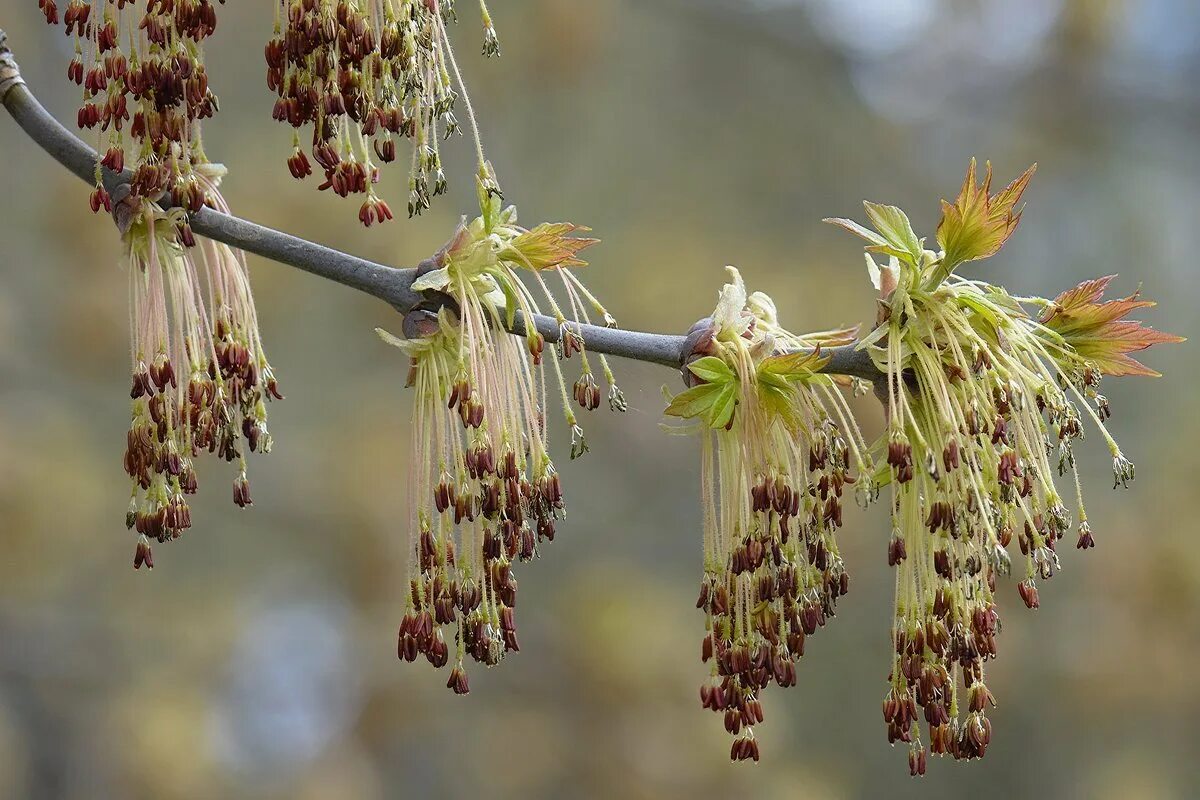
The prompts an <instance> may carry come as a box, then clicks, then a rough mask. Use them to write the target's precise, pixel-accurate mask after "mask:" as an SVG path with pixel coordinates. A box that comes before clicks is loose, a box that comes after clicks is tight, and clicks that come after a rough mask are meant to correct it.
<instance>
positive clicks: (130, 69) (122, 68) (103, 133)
mask: <svg viewBox="0 0 1200 800" xmlns="http://www.w3.org/2000/svg"><path fill="white" fill-rule="evenodd" d="M223 1H224V0H222V2H223ZM38 6H39V7H40V8H41V10H42V12H43V13H44V15H45V17H46V21H47V22H48V23H50V24H52V25H54V24H57V23H58V21H59V8H58V3H57V2H56V0H38ZM62 21H63V23H64V27H65V30H66V33H67V35H69V36H71V37H72V38H73V39H74V45H75V54H74V56H73V57H72V59H71V61H70V63H69V64H68V65H67V77H68V78H69V79H70V80H71V81H72V82H74V83H76V84H78V85H80V86H82V87H83V102H82V104H81V105H80V107H79V112H78V115H77V122H78V124H79V127H80V128H85V129H89V130H94V131H96V136H97V143H98V147H97V150H98V151H99V152H101V153H103V156H102V157H101V159H100V161H99V163H98V164H97V166H96V188H95V190H94V191H93V192H92V195H91V207H92V211H99V210H100V209H101V208H103V209H105V210H106V211H112V204H113V201H112V198H111V197H110V196H109V193H108V191H107V190H106V189H105V187H104V184H103V181H102V180H101V169H100V168H101V166H104V167H107V168H108V169H110V170H112V171H114V172H121V171H122V170H123V169H124V168H125V166H126V165H127V164H129V165H131V166H132V170H133V177H132V179H131V181H130V188H131V191H132V194H133V196H134V197H135V198H145V199H148V200H156V199H158V198H159V197H160V196H161V195H162V194H163V193H164V192H169V193H170V194H171V196H172V203H171V204H172V205H178V206H182V207H184V208H187V209H189V210H191V211H197V210H199V209H200V208H201V206H203V205H204V204H205V202H206V199H207V198H206V196H205V192H204V185H203V181H201V180H200V178H199V177H198V176H197V174H196V171H195V166H196V165H197V164H200V163H204V162H205V161H206V160H207V159H205V158H204V150H203V146H202V144H201V137H200V121H201V120H202V119H205V118H208V117H211V116H212V115H213V114H214V113H215V112H216V110H217V98H216V96H215V95H214V94H213V93H212V90H211V89H210V88H209V86H208V74H207V72H206V71H205V68H204V50H203V44H204V40H205V39H206V38H208V37H209V36H211V35H212V33H213V31H214V30H215V29H216V25H217V15H216V9H215V7H214V6H213V3H212V2H210V0H145V2H139V0H95V1H94V2H93V1H91V0H68V2H67V3H66V6H65V8H64V9H63V11H62ZM122 41H124V42H126V43H127V44H126V46H123V45H122ZM127 156H128V157H127ZM175 222H176V223H177V224H178V225H179V226H180V235H181V236H182V237H184V238H185V239H187V240H188V241H190V238H191V231H190V229H188V228H187V220H186V218H185V217H180V218H178V219H176V220H175Z"/></svg>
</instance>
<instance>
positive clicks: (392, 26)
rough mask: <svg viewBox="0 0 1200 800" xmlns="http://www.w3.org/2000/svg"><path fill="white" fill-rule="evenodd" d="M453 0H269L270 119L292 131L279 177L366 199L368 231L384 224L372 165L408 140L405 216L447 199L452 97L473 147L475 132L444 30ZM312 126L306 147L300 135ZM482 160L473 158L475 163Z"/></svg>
mask: <svg viewBox="0 0 1200 800" xmlns="http://www.w3.org/2000/svg"><path fill="white" fill-rule="evenodd" d="M479 5H480V11H481V13H482V17H483V24H484V25H483V27H484V47H483V52H484V53H485V54H486V55H497V54H499V52H500V45H499V40H498V39H497V37H496V29H495V27H494V26H493V25H492V19H491V15H490V14H489V12H488V9H487V5H486V4H485V3H484V2H483V0H480V3H479ZM454 18H455V14H454V4H453V2H452V0H278V1H277V2H276V7H275V30H274V34H273V36H272V38H271V40H270V41H269V42H268V43H267V46H266V51H265V54H266V61H267V86H268V87H269V88H270V89H271V90H272V91H273V92H275V94H276V95H277V96H278V100H277V101H276V102H275V108H274V111H273V112H272V113H273V116H274V118H275V119H276V120H279V121H281V122H285V123H287V124H288V125H291V126H292V127H293V128H296V129H297V131H296V133H294V134H293V136H292V152H291V155H290V156H289V157H288V160H287V164H288V170H289V171H290V172H291V174H292V175H293V176H294V177H296V178H298V179H303V178H305V177H307V176H308V175H311V174H312V172H313V167H312V163H311V162H310V161H309V157H308V153H311V154H312V159H313V160H314V161H316V162H317V166H318V167H319V168H320V169H321V170H322V171H323V173H324V181H323V182H322V183H321V185H320V186H319V187H318V188H320V189H332V190H333V191H334V192H335V193H336V194H338V195H340V196H342V197H347V196H349V195H351V194H360V195H366V199H365V200H364V201H363V204H362V207H361V208H360V210H359V215H358V216H359V220H360V221H361V222H362V223H363V224H364V225H367V226H370V225H371V224H372V223H374V222H383V221H385V220H390V219H391V218H392V212H391V209H390V208H389V207H388V205H387V203H386V202H385V201H383V200H382V199H380V198H379V197H378V196H377V195H376V193H375V184H376V183H378V182H379V167H378V165H377V163H376V161H378V162H379V163H389V162H392V161H395V160H396V155H397V154H396V139H403V138H407V139H410V140H412V155H411V165H410V174H409V201H408V214H409V216H410V217H411V216H413V215H414V214H420V213H421V212H422V211H423V210H425V209H427V208H429V204H430V200H431V198H432V197H435V196H437V195H439V194H443V193H444V192H445V191H446V188H447V183H446V175H445V172H444V170H443V167H442V156H441V150H440V141H439V140H440V139H443V138H448V137H449V136H450V135H451V134H453V133H455V132H461V131H460V130H459V122H458V120H457V119H456V117H455V115H454V108H455V103H456V101H457V100H458V98H459V97H460V96H461V97H462V99H463V101H464V105H465V107H466V112H467V116H468V118H469V121H470V123H471V127H472V135H473V136H474V138H475V139H476V149H477V150H479V151H480V152H481V148H480V145H479V142H478V131H477V130H475V123H474V118H473V112H472V110H471V104H470V100H469V98H467V96H466V89H465V87H464V86H463V83H462V76H461V74H460V73H459V70H458V64H457V63H456V62H455V59H454V52H453V49H452V48H451V44H450V37H449V35H448V33H447V29H446V28H447V23H449V22H451V21H453V20H454ZM305 126H311V128H312V136H311V145H310V146H308V147H307V148H306V147H305V146H303V145H302V144H301V140H300V133H299V129H301V128H304V127H305ZM481 160H482V156H481Z"/></svg>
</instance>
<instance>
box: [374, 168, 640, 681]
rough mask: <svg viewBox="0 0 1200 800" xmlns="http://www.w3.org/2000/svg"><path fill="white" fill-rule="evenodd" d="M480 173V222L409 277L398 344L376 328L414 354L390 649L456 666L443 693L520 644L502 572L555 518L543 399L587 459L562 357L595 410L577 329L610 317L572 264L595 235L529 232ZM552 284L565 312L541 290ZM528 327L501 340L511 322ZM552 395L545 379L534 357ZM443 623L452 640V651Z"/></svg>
mask: <svg viewBox="0 0 1200 800" xmlns="http://www.w3.org/2000/svg"><path fill="white" fill-rule="evenodd" d="M490 185H494V180H493V179H492V177H491V171H490V167H487V166H486V165H485V168H484V170H483V172H482V173H481V175H480V177H479V180H478V183H477V186H478V189H479V202H480V208H481V214H480V216H479V217H478V218H476V219H475V220H473V221H472V222H470V223H469V224H463V225H462V226H460V228H459V229H458V231H457V232H456V233H455V235H454V237H453V238H452V239H451V240H450V242H448V243H447V244H446V246H445V247H444V248H443V249H442V250H441V251H440V252H439V253H438V254H437V255H436V256H435V257H434V258H433V259H430V260H429V261H427V262H425V263H424V264H422V266H421V267H420V268H419V269H418V273H419V277H418V278H417V280H416V282H415V283H414V284H413V288H414V289H415V290H417V291H421V292H425V293H426V294H427V296H429V297H430V299H429V301H428V302H427V303H425V304H423V305H422V306H419V307H418V308H417V309H414V310H413V311H411V312H410V313H409V314H407V315H406V316H405V321H404V334H405V338H403V339H399V338H396V337H393V336H391V335H390V334H387V333H386V332H383V331H380V335H381V336H382V337H383V338H384V339H385V340H386V341H388V342H389V343H391V344H394V345H395V346H396V347H399V348H400V349H401V350H403V351H404V352H405V353H407V354H408V355H409V357H410V359H411V367H410V371H409V379H408V384H409V386H410V387H413V388H414V389H415V394H416V396H415V403H414V409H413V443H412V448H413V452H412V454H411V458H410V465H411V468H412V470H413V473H412V475H411V476H410V478H409V484H408V485H409V494H410V508H411V509H412V517H411V519H410V523H409V524H410V540H411V541H410V546H411V557H410V566H409V573H410V575H409V592H408V593H407V595H408V596H407V599H406V609H405V614H404V618H403V621H402V622H401V625H400V631H399V640H398V655H399V657H400V658H402V659H404V660H405V661H414V660H416V658H417V657H418V656H419V655H424V656H425V658H426V659H427V660H428V661H429V662H430V663H431V664H433V665H434V666H435V667H439V668H440V667H443V666H445V665H447V664H451V665H452V666H451V672H450V677H449V680H448V681H447V687H448V688H450V689H452V690H453V691H454V692H455V693H457V694H466V693H467V692H468V691H469V684H468V680H467V673H466V670H465V668H464V659H465V657H466V656H468V655H469V656H470V657H471V658H472V659H473V660H475V661H477V662H479V663H482V664H485V665H487V666H494V665H495V664H497V663H499V661H500V660H501V659H502V658H503V657H504V655H505V653H506V652H509V651H516V650H518V649H519V643H518V640H517V628H516V622H515V618H514V608H515V606H516V596H517V581H516V579H515V578H514V576H513V569H512V567H513V563H514V562H516V561H529V560H532V559H533V558H535V557H536V556H537V555H538V554H539V549H540V546H541V543H542V542H548V541H552V540H553V539H554V536H555V528H556V523H557V522H558V521H559V520H561V519H562V518H563V516H564V514H565V505H564V500H563V490H562V484H561V481H560V478H559V474H558V472H557V471H556V469H555V467H554V464H553V462H552V460H551V458H550V454H549V450H548V444H547V430H546V425H545V408H544V406H545V402H546V396H547V394H548V393H549V392H553V391H554V389H555V388H557V391H558V393H559V395H560V397H561V399H562V403H563V409H564V413H565V416H566V422H567V425H568V427H569V428H570V429H571V433H572V444H571V456H572V458H574V457H577V456H579V455H581V454H582V453H583V452H585V451H586V450H587V445H586V441H585V440H584V438H583V431H582V428H581V427H580V426H579V422H578V419H577V417H576V415H575V411H574V409H573V408H572V406H571V399H570V398H569V397H568V385H567V381H566V378H565V377H564V376H563V372H562V368H561V366H560V364H559V358H560V357H561V358H563V359H568V358H571V357H572V356H573V355H575V354H578V355H579V360H580V362H581V375H580V378H579V379H578V380H577V381H576V382H575V384H574V386H573V391H572V394H573V395H574V400H575V402H576V403H577V404H578V405H579V406H581V407H583V408H586V409H594V408H596V407H597V406H598V405H599V403H600V398H601V396H602V392H601V390H600V388H599V387H598V386H597V383H596V378H595V376H594V374H593V366H592V363H591V359H590V358H589V355H588V353H587V352H586V350H585V348H584V343H583V338H582V335H581V332H580V328H579V324H580V322H583V323H588V322H590V314H589V309H591V313H595V314H597V315H599V317H600V318H601V319H603V321H604V322H605V324H608V325H613V324H615V321H614V320H613V319H612V317H611V316H609V314H608V313H607V311H605V310H604V308H603V306H601V305H600V303H599V302H598V301H597V300H596V298H595V297H594V296H593V295H592V294H591V293H590V292H588V290H587V289H586V288H584V286H583V284H582V283H581V282H580V280H579V278H578V277H577V276H576V275H575V274H574V271H573V270H574V269H575V268H577V267H581V266H584V264H585V262H584V261H582V260H581V259H579V257H578V255H579V252H580V251H581V250H583V249H584V248H585V247H588V246H589V245H591V244H594V243H595V242H596V241H597V240H595V239H590V238H585V237H577V236H574V235H573V234H575V233H577V232H586V231H587V229H586V228H581V227H579V226H576V225H572V224H570V223H557V224H549V223H547V224H542V225H538V226H536V227H534V228H532V229H529V230H527V229H525V228H522V227H520V226H518V224H517V213H516V209H515V208H513V207H511V206H510V207H508V208H502V206H501V199H500V198H499V196H497V195H496V194H495V193H494V192H489V190H488V187H489V186H490ZM521 271H525V272H527V273H528V274H529V275H531V276H532V279H533V281H534V283H536V285H537V288H538V289H539V290H540V292H541V294H542V295H544V297H545V298H546V300H547V302H548V303H549V308H550V311H551V313H552V315H553V317H554V319H555V321H556V322H557V330H556V331H555V332H556V333H557V340H558V341H557V353H555V352H554V350H553V349H552V350H551V355H550V357H549V358H548V359H547V358H546V337H545V336H544V335H543V333H542V332H540V331H539V330H538V329H537V327H536V325H535V324H534V319H535V315H537V314H538V313H539V307H538V303H537V301H536V299H535V295H534V293H533V292H532V291H531V290H530V289H529V288H528V287H527V286H526V285H525V284H524V283H523V282H522V280H521V279H520V277H519V275H518V273H519V272H521ZM548 275H557V276H558V278H559V279H560V280H561V283H562V287H563V292H564V294H565V296H566V297H567V299H568V304H569V305H568V309H569V311H570V315H571V316H570V318H568V317H567V316H566V315H565V314H564V313H563V311H562V309H561V307H560V305H559V303H558V302H557V301H556V300H555V298H554V296H553V295H552V294H551V293H550V289H549V286H548V284H547V280H546V278H547V276H548ZM518 314H520V320H521V322H522V323H523V325H524V333H523V334H521V335H519V336H518V335H511V334H509V333H508V332H507V331H508V330H515V329H517V327H516V324H517V319H518ZM547 360H548V361H549V362H550V364H551V365H552V369H553V372H554V377H553V380H554V383H555V384H556V387H554V388H552V387H550V386H548V383H549V381H548V380H547V376H546V374H545V362H546V361H547ZM598 363H599V367H600V370H601V371H602V373H603V376H604V379H605V380H606V381H607V384H608V390H607V396H608V402H609V405H610V406H611V407H612V408H613V409H614V410H618V411H623V410H625V400H624V397H623V396H622V394H621V392H620V390H619V389H618V388H617V386H616V384H615V382H614V379H613V375H612V371H611V369H610V368H609V365H608V362H607V360H606V359H605V358H604V357H603V356H601V357H600V358H599V360H598ZM443 626H448V627H450V628H451V629H452V631H453V636H454V639H453V641H452V642H448V641H447V639H446V634H444V633H443Z"/></svg>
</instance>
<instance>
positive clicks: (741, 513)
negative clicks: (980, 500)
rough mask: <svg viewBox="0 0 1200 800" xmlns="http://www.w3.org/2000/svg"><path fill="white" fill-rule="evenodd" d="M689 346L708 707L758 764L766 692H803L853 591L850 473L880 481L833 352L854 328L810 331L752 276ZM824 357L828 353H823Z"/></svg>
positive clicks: (679, 400) (679, 410)
mask: <svg viewBox="0 0 1200 800" xmlns="http://www.w3.org/2000/svg"><path fill="white" fill-rule="evenodd" d="M728 269H729V272H730V276H731V279H732V282H731V283H729V284H727V285H726V286H725V287H724V289H723V290H722V292H721V296H720V300H719V302H718V304H717V308H716V311H715V312H714V313H713V315H712V317H709V318H705V319H703V320H701V321H700V322H698V323H697V324H696V325H695V326H693V328H692V331H691V332H690V333H689V335H688V338H687V343H686V344H685V348H684V349H685V353H686V356H685V366H684V370H683V374H684V379H685V382H686V383H687V384H688V385H689V387H690V388H688V389H687V390H685V391H683V392H681V393H680V394H678V395H676V396H675V397H674V398H672V399H671V402H670V405H669V406H668V407H667V410H666V413H667V414H669V415H672V416H678V417H683V418H685V419H693V420H696V424H695V425H694V426H691V427H689V428H688V429H686V430H687V432H690V433H696V434H699V436H700V440H701V453H702V460H701V463H702V468H701V487H702V497H703V507H704V577H703V579H702V580H701V583H700V598H699V600H698V601H697V604H696V605H697V607H698V608H700V609H701V610H703V611H704V616H705V631H706V633H705V637H704V641H703V645H702V648H701V657H702V659H703V660H704V661H705V662H709V663H710V665H711V670H710V676H709V679H708V680H707V681H706V682H705V683H704V684H703V685H702V686H701V688H700V700H701V704H702V705H703V706H704V707H705V708H708V709H711V710H713V711H715V712H717V713H720V714H723V715H724V720H725V728H726V730H727V731H729V733H730V734H732V735H733V736H734V737H735V739H734V742H733V745H732V748H731V752H730V756H731V758H732V759H734V760H737V761H742V760H747V759H753V760H754V761H758V759H759V749H758V741H757V740H756V738H755V735H754V726H755V725H756V724H758V723H760V722H762V721H763V709H762V704H761V702H760V700H759V695H760V692H761V691H762V690H763V689H765V688H766V687H767V686H768V685H770V683H771V682H772V681H774V682H775V683H777V684H778V685H779V686H782V687H788V686H794V685H795V683H796V666H795V665H796V662H797V661H799V659H800V657H801V656H803V655H804V648H805V641H806V638H807V637H808V636H811V635H812V634H814V633H815V632H816V631H817V629H818V628H820V627H823V626H824V625H825V623H826V621H827V620H828V619H829V618H830V617H832V616H833V615H834V613H835V610H836V605H837V600H838V598H839V597H840V596H841V595H843V594H845V592H846V589H847V587H848V585H849V576H848V575H847V573H846V568H845V565H844V563H843V561H842V557H841V555H840V551H839V549H838V544H837V540H836V538H835V535H834V534H835V532H836V530H837V529H838V528H839V527H841V524H842V506H841V498H842V493H843V490H844V487H845V486H846V485H847V484H853V483H855V480H856V479H855V477H854V476H853V475H852V474H851V469H852V468H853V469H854V470H856V471H858V472H859V473H860V474H862V473H870V472H871V469H870V467H869V456H868V455H867V452H866V446H865V444H864V443H863V441H862V436H861V434H860V433H859V431H858V428H857V425H856V424H855V423H854V421H853V417H852V416H851V414H850V411H849V409H848V407H847V405H846V402H845V399H844V398H843V397H842V396H841V394H840V393H839V390H838V388H837V386H835V384H834V382H833V380H832V379H831V378H830V377H829V376H826V375H821V374H818V373H817V372H816V370H817V369H818V368H819V367H820V366H821V365H822V364H823V362H824V360H825V359H824V358H823V357H822V356H821V354H820V348H821V347H822V346H825V345H834V344H844V343H846V342H849V341H852V340H853V339H854V335H855V330H854V329H847V330H838V331H827V332H823V333H815V334H808V335H804V336H797V335H794V334H792V333H789V332H788V331H786V330H785V329H783V328H782V327H781V326H780V325H779V323H778V321H777V319H776V311H775V305H774V303H773V302H772V301H771V299H770V298H769V297H767V296H766V295H764V294H762V293H760V292H755V293H754V294H752V295H749V296H747V294H746V289H745V285H744V284H743V282H742V279H741V276H740V275H739V274H738V272H737V270H736V269H734V268H733V267H729V268H728ZM813 348H815V350H814V349H813Z"/></svg>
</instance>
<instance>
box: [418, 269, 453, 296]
mask: <svg viewBox="0 0 1200 800" xmlns="http://www.w3.org/2000/svg"><path fill="white" fill-rule="evenodd" d="M449 285H450V271H449V270H448V269H447V268H446V267H442V268H440V269H435V270H430V271H429V272H426V273H425V274H424V275H422V276H421V277H419V278H417V279H416V280H415V281H413V284H412V290H413V291H414V292H425V291H428V290H430V289H445V288H446V287H447V286H449Z"/></svg>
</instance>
